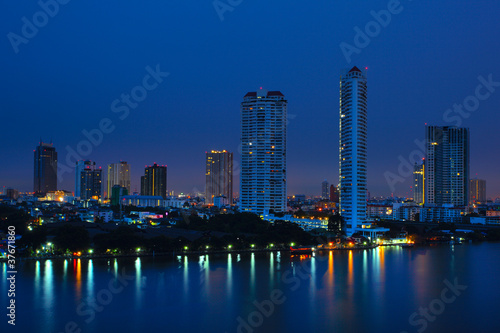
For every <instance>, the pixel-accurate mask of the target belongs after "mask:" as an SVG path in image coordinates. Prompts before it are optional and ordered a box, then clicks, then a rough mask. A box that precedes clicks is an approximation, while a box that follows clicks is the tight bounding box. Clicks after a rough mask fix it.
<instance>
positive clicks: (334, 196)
mask: <svg viewBox="0 0 500 333" xmlns="http://www.w3.org/2000/svg"><path fill="white" fill-rule="evenodd" d="M339 199H340V198H339V190H338V189H337V187H336V186H335V185H333V184H332V185H330V201H331V202H335V203H338V202H339Z"/></svg>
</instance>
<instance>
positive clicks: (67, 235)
mask: <svg viewBox="0 0 500 333" xmlns="http://www.w3.org/2000/svg"><path fill="white" fill-rule="evenodd" d="M54 245H55V246H56V248H58V249H59V250H62V251H66V250H69V251H71V252H75V251H83V250H85V249H88V248H89V246H90V236H89V232H88V231H87V229H85V228H84V227H81V226H73V225H70V224H67V225H64V226H62V227H59V228H57V229H56V230H55V237H54Z"/></svg>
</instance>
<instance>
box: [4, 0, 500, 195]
mask: <svg viewBox="0 0 500 333" xmlns="http://www.w3.org/2000/svg"><path fill="white" fill-rule="evenodd" d="M222 2H225V3H227V0H223V1H222ZM237 2H238V1H233V3H237ZM390 2H391V1H374V0H369V1H368V0H367V1H355V0H351V1H324V0H317V1H312V2H304V1H263V0H253V1H249V0H246V1H243V2H241V4H239V5H237V6H236V7H234V8H233V11H228V12H225V13H224V20H223V21H221V20H220V19H219V16H218V14H217V12H216V10H215V9H214V6H213V4H212V1H211V0H204V1H189V0H188V1H186V0H183V1H159V0H157V1H137V0H135V1H132V0H131V1H126V2H124V1H117V0H109V1H105V2H103V1H78V0H72V1H69V3H68V4H65V5H61V6H60V8H59V12H58V13H57V14H56V15H55V16H54V17H52V18H49V20H48V23H47V24H46V25H44V26H41V27H40V28H39V31H38V33H37V34H36V36H34V37H32V38H28V39H27V40H25V41H27V43H26V44H20V45H18V51H19V52H18V53H15V52H14V48H13V46H12V45H11V42H10V41H9V38H8V34H9V33H10V32H12V33H15V34H18V35H22V31H21V30H22V27H23V24H24V23H23V21H22V18H23V17H26V18H28V20H29V21H31V22H33V15H34V14H36V13H37V12H38V11H40V10H41V8H40V6H39V5H38V4H37V3H36V2H35V1H31V2H30V4H26V3H25V2H14V1H2V2H1V10H0V13H1V14H0V27H1V36H3V37H2V38H1V43H0V48H1V55H2V66H1V67H0V75H1V78H2V80H1V81H0V82H1V83H0V84H1V87H0V88H1V98H0V110H1V124H2V126H1V130H0V133H1V134H0V138H1V139H2V142H3V143H4V144H3V148H2V150H1V152H0V185H1V186H10V187H15V188H18V189H20V190H32V182H33V149H34V147H35V146H36V145H37V143H38V140H39V138H40V137H43V138H44V140H50V138H52V140H53V142H54V144H55V146H56V148H57V151H58V152H59V161H60V162H61V161H64V160H65V158H66V146H69V147H72V148H73V149H76V146H77V144H78V143H79V142H80V141H81V140H83V139H85V137H84V136H83V134H82V133H81V132H82V130H91V129H94V128H97V127H98V125H99V122H100V121H101V119H103V118H108V119H110V120H111V121H112V122H113V126H114V128H115V129H114V131H113V132H112V133H109V134H104V137H103V140H102V143H101V144H100V145H98V146H96V147H95V146H94V147H93V149H92V153H91V154H90V155H88V156H87V157H86V158H88V159H91V160H95V161H96V162H97V164H99V165H102V166H103V167H104V166H105V165H107V164H108V163H112V162H117V161H119V160H126V161H128V162H129V163H130V164H131V167H132V187H133V188H138V187H139V177H140V175H141V174H142V173H143V172H144V165H145V164H152V163H153V162H157V163H161V164H167V165H168V188H169V190H172V189H173V190H175V191H176V192H181V191H182V192H191V191H193V189H194V188H197V189H199V190H203V186H204V159H205V156H204V152H205V151H206V150H210V149H228V150H230V151H234V152H235V160H239V154H238V152H237V149H238V144H239V128H240V127H239V126H240V124H239V121H240V114H239V105H240V102H241V100H242V97H243V95H244V94H245V93H246V92H247V91H253V90H256V89H257V88H258V87H261V86H262V87H264V88H266V89H269V90H280V91H282V92H283V93H284V94H285V96H286V97H287V99H288V101H289V108H288V111H289V114H290V115H292V116H291V117H290V122H289V127H288V192H289V194H294V193H305V194H316V195H319V194H320V191H321V181H322V180H323V179H325V178H327V179H328V180H329V181H331V182H335V183H336V182H337V178H338V98H339V75H340V72H341V70H342V69H344V68H347V67H349V66H351V67H352V66H353V65H359V66H360V67H361V66H362V67H365V66H368V67H369V70H368V88H369V90H368V99H369V110H368V112H369V126H368V128H369V133H368V138H369V147H368V149H369V161H368V187H369V190H370V192H371V194H372V195H377V194H378V195H389V194H390V193H391V188H390V187H389V186H388V184H387V181H386V179H385V177H384V173H386V172H393V173H394V174H398V171H397V170H398V165H399V163H400V162H399V160H398V156H400V155H401V156H403V157H404V158H406V159H408V157H409V155H410V153H411V152H412V151H413V150H415V149H418V146H417V145H415V143H414V140H415V139H419V140H422V139H423V137H424V124H425V123H428V124H435V125H452V124H453V123H446V122H445V121H443V114H444V112H445V111H446V110H447V109H448V108H450V107H452V106H453V104H454V103H462V102H463V101H464V99H465V98H466V97H468V96H469V95H473V94H474V92H475V88H476V86H477V85H478V84H479V81H478V76H480V75H482V76H483V77H485V78H488V76H489V75H490V74H491V75H492V78H493V81H500V61H499V59H500V57H499V55H500V43H499V40H500V39H499V37H500V36H499V35H500V21H499V20H498V15H497V14H498V13H499V12H500V2H498V1H495V0H477V1H473V2H472V1H464V0H441V1H432V0H414V1H409V0H403V1H401V4H400V7H398V9H399V10H400V12H399V13H398V14H394V15H392V19H391V22H390V23H389V24H388V25H387V26H386V27H382V28H381V29H380V32H379V33H378V34H376V33H374V37H372V38H370V39H371V40H370V43H369V45H368V46H366V47H364V48H362V49H360V53H359V54H353V55H352V62H351V63H350V64H349V63H348V62H347V61H346V58H345V57H344V55H343V54H342V51H341V49H340V47H339V45H340V44H341V43H342V42H345V43H349V44H351V45H354V42H353V39H354V37H355V34H356V32H355V30H354V27H356V26H358V27H360V28H361V29H362V30H364V29H365V25H366V24H367V23H368V22H370V21H373V20H374V19H373V17H372V16H371V14H370V11H372V10H374V11H379V10H382V9H386V8H387V6H388V3H390ZM401 8H402V10H401ZM35 16H36V17H37V18H38V19H43V16H40V15H38V16H37V15H35ZM42 23H43V22H42ZM11 36H12V35H11ZM157 64H159V66H160V69H161V71H164V72H169V73H170V75H169V76H168V77H166V78H165V79H164V81H163V82H162V83H161V84H159V86H158V87H157V88H156V89H154V90H152V91H149V92H148V96H147V98H146V99H145V100H144V101H142V102H141V103H140V104H139V105H138V106H137V107H136V108H135V109H133V110H132V109H131V110H130V114H129V115H128V117H126V118H125V119H123V120H120V118H119V115H120V114H119V113H113V112H112V110H111V103H112V102H113V101H114V100H115V99H117V98H120V95H121V94H122V93H130V91H131V89H132V88H134V87H135V86H137V85H140V84H142V80H143V78H144V76H145V75H146V74H147V71H146V70H145V68H146V66H150V67H152V68H155V67H156V65H157ZM499 104H500V87H499V88H498V91H495V92H493V93H492V94H491V96H490V97H489V98H487V99H486V100H484V101H481V102H480V105H479V108H478V109H477V111H475V112H474V113H472V114H471V115H470V116H469V117H468V118H467V119H463V123H462V126H466V127H469V128H470V131H471V151H472V153H471V176H475V175H476V174H477V176H478V177H479V178H484V179H486V180H487V182H488V183H487V187H488V196H490V197H496V196H500V177H499V167H498V165H499V162H500V156H499V148H498V144H499V136H500V135H499V129H498V128H499V127H498V124H499V120H500V116H499V114H498V111H499ZM236 173H237V171H236ZM403 178H404V179H406V180H407V181H406V182H404V183H398V184H397V185H396V187H395V194H401V195H405V194H408V195H409V185H410V179H411V177H403ZM237 184H238V182H236V184H235V185H236V186H235V191H236V192H238V185H237ZM60 188H64V189H68V190H71V191H73V190H74V174H73V173H71V174H69V173H67V174H65V175H64V176H63V182H62V184H61V185H60Z"/></svg>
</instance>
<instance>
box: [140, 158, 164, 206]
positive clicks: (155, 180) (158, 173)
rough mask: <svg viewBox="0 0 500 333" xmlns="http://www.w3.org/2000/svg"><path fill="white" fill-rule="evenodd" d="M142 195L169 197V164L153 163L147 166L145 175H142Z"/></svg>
mask: <svg viewBox="0 0 500 333" xmlns="http://www.w3.org/2000/svg"><path fill="white" fill-rule="evenodd" d="M141 195H143V196H160V197H162V198H163V199H166V198H167V166H166V165H158V164H156V163H154V164H153V165H150V166H146V168H145V170H144V176H142V177H141Z"/></svg>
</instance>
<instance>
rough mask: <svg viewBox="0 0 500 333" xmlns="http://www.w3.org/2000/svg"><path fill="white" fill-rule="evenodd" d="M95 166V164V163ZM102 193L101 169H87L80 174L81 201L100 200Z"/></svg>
mask: <svg viewBox="0 0 500 333" xmlns="http://www.w3.org/2000/svg"><path fill="white" fill-rule="evenodd" d="M94 165H95V163H94ZM101 193H102V170H101V168H95V167H93V168H92V167H87V168H85V169H83V170H82V171H81V172H80V195H79V197H80V199H81V200H90V199H93V200H99V199H101Z"/></svg>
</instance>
